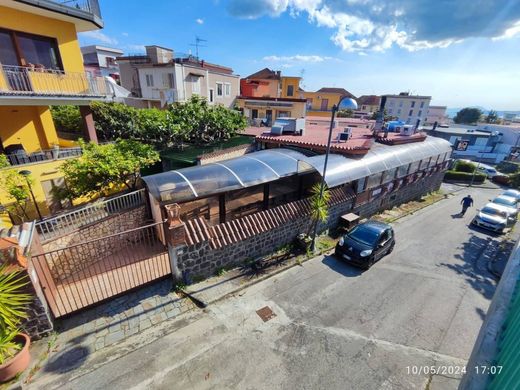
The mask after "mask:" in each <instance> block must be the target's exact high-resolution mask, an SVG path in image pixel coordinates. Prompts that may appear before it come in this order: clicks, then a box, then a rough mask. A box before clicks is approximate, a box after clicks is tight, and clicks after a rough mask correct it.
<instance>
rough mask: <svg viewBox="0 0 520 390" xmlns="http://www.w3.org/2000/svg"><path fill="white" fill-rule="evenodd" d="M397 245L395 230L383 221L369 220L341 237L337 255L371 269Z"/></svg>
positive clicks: (348, 261) (353, 263)
mask: <svg viewBox="0 0 520 390" xmlns="http://www.w3.org/2000/svg"><path fill="white" fill-rule="evenodd" d="M394 246H395V237H394V230H393V229H392V227H391V226H390V225H388V224H386V223H383V222H377V221H368V222H365V223H362V224H359V225H357V226H355V227H354V228H353V229H352V230H350V231H349V232H348V233H347V234H345V235H344V236H343V237H341V238H340V240H339V242H338V244H337V245H336V250H335V252H334V253H335V255H336V257H338V258H339V259H341V260H343V261H346V262H347V263H349V264H352V265H355V266H358V267H361V268H364V269H369V268H370V267H371V266H372V265H373V264H374V263H375V262H376V261H378V260H380V259H381V258H382V257H383V256H386V255H387V254H389V253H390V252H392V250H393V249H394Z"/></svg>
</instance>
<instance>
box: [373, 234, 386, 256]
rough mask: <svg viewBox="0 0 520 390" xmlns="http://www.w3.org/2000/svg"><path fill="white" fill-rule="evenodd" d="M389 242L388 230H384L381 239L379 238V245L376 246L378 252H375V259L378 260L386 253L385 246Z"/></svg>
mask: <svg viewBox="0 0 520 390" xmlns="http://www.w3.org/2000/svg"><path fill="white" fill-rule="evenodd" d="M387 244H388V230H384V231H383V232H382V233H381V235H380V236H379V239H378V240H377V245H376V248H375V251H376V253H375V254H374V260H375V261H378V260H379V259H380V258H381V257H383V253H385V247H386V245H387Z"/></svg>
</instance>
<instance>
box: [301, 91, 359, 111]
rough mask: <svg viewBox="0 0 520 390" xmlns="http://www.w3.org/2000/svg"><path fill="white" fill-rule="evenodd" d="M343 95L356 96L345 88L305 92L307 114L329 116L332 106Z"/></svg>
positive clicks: (353, 97)
mask: <svg viewBox="0 0 520 390" xmlns="http://www.w3.org/2000/svg"><path fill="white" fill-rule="evenodd" d="M343 96H348V97H350V98H352V99H355V98H356V97H355V96H354V95H352V94H351V93H350V92H349V91H347V90H346V89H344V88H321V89H319V90H318V91H316V92H303V97H304V98H305V99H306V100H307V115H309V116H324V117H325V116H326V117H329V116H330V115H331V111H332V106H334V105H335V104H337V103H338V102H339V100H340V99H341V98H342V97H343Z"/></svg>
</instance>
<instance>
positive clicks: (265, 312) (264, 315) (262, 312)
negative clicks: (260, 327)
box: [256, 306, 276, 322]
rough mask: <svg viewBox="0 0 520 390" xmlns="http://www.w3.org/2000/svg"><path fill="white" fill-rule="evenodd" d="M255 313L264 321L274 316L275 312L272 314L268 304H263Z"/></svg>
mask: <svg viewBox="0 0 520 390" xmlns="http://www.w3.org/2000/svg"><path fill="white" fill-rule="evenodd" d="M256 314H258V315H259V316H260V318H261V319H262V320H263V321H264V322H267V321H269V320H271V319H273V318H274V317H276V314H274V312H273V311H272V310H271V308H270V307H269V306H264V307H262V308H261V309H258V310H257V311H256Z"/></svg>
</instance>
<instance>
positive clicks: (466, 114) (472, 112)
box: [453, 107, 482, 125]
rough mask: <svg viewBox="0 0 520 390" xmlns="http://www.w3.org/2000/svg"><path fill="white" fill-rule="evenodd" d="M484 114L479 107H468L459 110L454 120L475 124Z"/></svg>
mask: <svg viewBox="0 0 520 390" xmlns="http://www.w3.org/2000/svg"><path fill="white" fill-rule="evenodd" d="M481 115H482V111H481V110H480V109H478V108H471V107H466V108H463V109H462V110H460V111H459V112H457V115H455V118H453V121H454V122H455V123H464V124H468V125H471V124H475V123H477V122H478V120H479V119H480V116H481Z"/></svg>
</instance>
